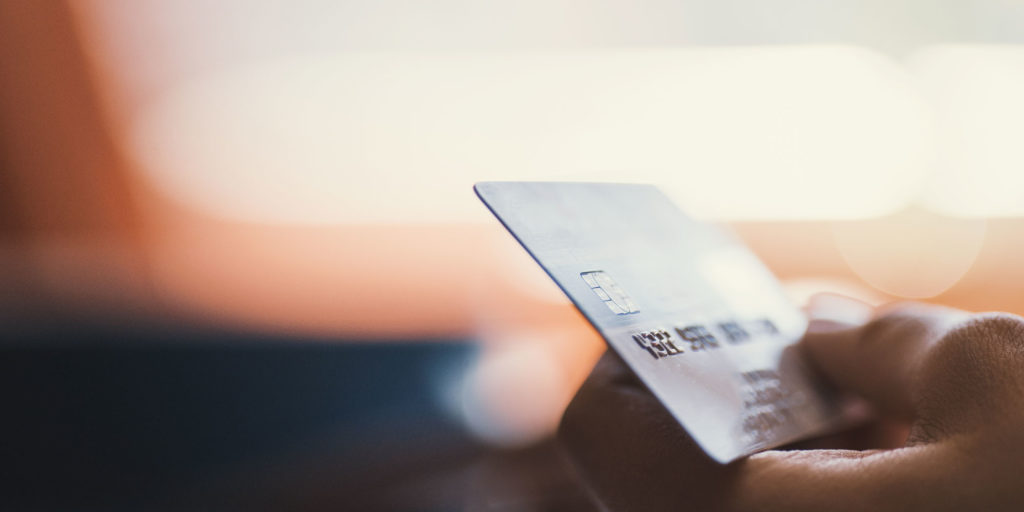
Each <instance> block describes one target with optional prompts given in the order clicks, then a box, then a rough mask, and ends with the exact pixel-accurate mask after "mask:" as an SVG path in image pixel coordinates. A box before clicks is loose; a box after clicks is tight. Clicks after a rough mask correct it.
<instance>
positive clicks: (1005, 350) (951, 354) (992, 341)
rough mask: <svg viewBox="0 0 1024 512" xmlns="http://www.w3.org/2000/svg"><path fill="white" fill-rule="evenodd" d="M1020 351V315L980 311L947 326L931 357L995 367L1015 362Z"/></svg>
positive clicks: (1023, 327) (1023, 338) (1023, 335)
mask: <svg viewBox="0 0 1024 512" xmlns="http://www.w3.org/2000/svg"><path fill="white" fill-rule="evenodd" d="M1022 352H1024V319H1022V318H1021V317H1018V316H1016V315H1011V314H1008V313H981V314H977V315H972V316H971V317H969V318H967V319H966V320H964V321H962V322H959V323H957V324H955V325H953V326H951V327H950V328H949V329H948V330H947V331H946V332H945V334H944V335H943V336H942V337H941V338H939V340H938V342H937V343H936V347H935V350H934V353H935V354H934V358H935V359H941V360H948V361H950V362H955V363H956V364H960V365H984V366H985V367H986V368H993V367H995V368H998V367H1001V366H1003V364H1004V363H1007V362H1015V360H1016V359H1018V358H1019V357H1020V355H1021V353H1022ZM1014 366H1015V367H1016V365H1015V364H1014ZM1015 371H1019V370H1015Z"/></svg>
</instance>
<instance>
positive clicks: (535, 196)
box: [475, 182, 843, 463]
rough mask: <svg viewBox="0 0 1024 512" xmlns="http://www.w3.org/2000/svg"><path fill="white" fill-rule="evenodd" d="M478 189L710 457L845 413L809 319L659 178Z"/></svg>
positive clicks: (767, 444)
mask: <svg viewBox="0 0 1024 512" xmlns="http://www.w3.org/2000/svg"><path fill="white" fill-rule="evenodd" d="M475 190H476V193H477V195H478V196H480V199H481V200H483V202H484V203H485V204H486V205H487V207H488V208H490V210H491V212H493V213H494V215H495V216H497V217H498V219H499V220H500V221H501V222H502V224H504V225H505V227H506V228H507V229H508V230H509V232H511V233H512V235H513V236H514V237H515V238H516V239H517V240H518V241H519V242H520V243H521V244H522V245H523V247H524V248H526V250H527V251H528V252H529V253H530V254H531V255H532V256H533V258H534V259H535V260H537V263H539V264H540V266H541V267H543V268H544V270H545V271H547V273H548V275H550V276H551V278H552V279H554V280H555V282H556V283H558V286H560V287H561V288H562V290H563V291H564V292H565V293H566V295H568V296H569V299H571V300H572V302H573V303H574V304H575V305H576V307H577V308H579V309H580V311H581V312H582V313H583V315H584V316H586V318H587V319H588V320H589V321H590V323H591V324H593V326H594V327H595V328H596V329H597V330H598V331H599V332H600V333H601V335H602V336H603V337H604V339H605V340H606V341H607V342H608V344H609V345H610V346H611V348H612V349H613V350H615V351H616V352H617V353H618V354H619V356H621V357H622V359H623V360H624V361H625V362H626V364H628V365H629V367H630V368H632V370H633V371H634V372H635V373H636V374H637V375H638V376H639V377H640V379H641V380H642V381H643V382H644V384H646V385H647V387H648V388H649V389H650V390H651V392H652V393H653V394H654V395H655V396H656V397H657V398H658V399H659V400H660V401H661V402H662V403H663V404H664V405H665V407H666V408H667V409H668V411H669V412H670V413H671V414H672V415H673V416H674V417H675V418H676V419H677V420H678V421H679V423H681V424H682V426H683V427H684V428H685V429H686V431H687V432H688V433H689V434H690V436H691V437H693V439H694V440H696V442H697V443H698V444H699V445H700V446H701V448H702V449H703V450H704V451H705V452H706V453H707V454H708V455H709V456H711V457H712V458H713V459H715V460H717V461H719V462H722V463H726V462H730V461H733V460H735V459H737V458H740V457H743V456H746V455H750V454H752V453H755V452H758V451H760V450H764V449H768V448H773V447H777V446H780V445H783V444H786V443H790V442H793V441H796V440H800V439H804V438H807V437H811V436H814V435H817V434H821V433H824V432H827V431H831V430H835V429H837V428H838V427H839V426H840V425H841V424H842V422H843V420H842V418H843V416H842V406H841V404H840V403H839V400H838V398H837V396H836V395H835V393H834V392H833V391H832V390H830V389H829V388H828V387H827V386H826V385H824V383H822V382H820V381H818V380H817V379H816V377H815V375H814V374H813V372H811V371H810V370H809V368H808V367H807V366H806V364H805V363H804V361H803V360H802V358H801V355H800V353H799V351H798V350H797V349H796V347H795V346H794V343H796V342H797V341H798V340H799V339H800V337H801V336H802V335H803V333H804V330H805V328H806V326H807V320H806V318H805V317H804V315H803V314H802V313H801V311H800V310H799V309H798V308H797V307H796V306H795V305H794V304H793V303H792V302H790V300H789V299H788V298H787V297H786V296H785V294H784V292H783V290H782V287H781V286H780V284H779V283H778V281H777V280H776V279H775V277H774V276H773V275H772V274H771V272H770V271H769V270H768V269H767V268H766V267H765V266H764V265H763V264H762V263H761V262H760V261H759V260H758V259H757V257H756V256H754V255H753V253H751V252H750V251H749V250H748V249H747V248H746V247H744V246H743V244H742V243H741V242H739V241H738V240H737V239H736V238H735V237H734V236H732V235H731V234H730V233H728V232H726V231H724V230H722V229H719V228H718V227H716V226H714V225H711V224H708V223H704V222H699V221H695V220H693V219H691V218H689V217H687V216H686V215H685V214H683V212H682V211H681V210H679V208H677V207H676V206H675V205H674V204H673V203H672V201H671V200H670V199H669V198H668V197H667V196H665V195H664V194H663V193H662V192H661V191H660V190H659V189H658V188H657V187H654V186H651V185H635V184H606V183H546V182H545V183H525V182H487V183H478V184H477V185H476V187H475ZM623 414H627V412H626V411H623ZM628 420H629V418H623V421H628Z"/></svg>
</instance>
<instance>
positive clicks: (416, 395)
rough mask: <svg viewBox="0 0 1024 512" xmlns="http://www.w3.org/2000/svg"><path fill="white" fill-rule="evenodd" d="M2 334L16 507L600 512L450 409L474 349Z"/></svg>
mask: <svg viewBox="0 0 1024 512" xmlns="http://www.w3.org/2000/svg"><path fill="white" fill-rule="evenodd" d="M2 333H3V336H2V342H3V346H2V347H0V350H2V354H0V389H2V390H3V391H2V392H0V393H2V403H3V404H4V410H5V412H4V414H3V420H2V421H0V459H2V461H3V462H2V471H3V475H2V479H0V480H2V483H0V508H2V509H6V510H10V509H15V510H21V509H44V510H45V509H51V510H67V509H74V510H82V509H90V510H119V509H123V510H132V509H135V510H137V509H155V508H163V509H181V510H196V509H247V510H251V509H287V510H296V509H302V510H374V509H377V510H573V509H584V510H585V509H587V508H589V506H588V505H587V502H586V499H585V498H584V496H583V494H582V493H581V492H580V491H579V490H578V489H577V488H576V487H575V485H574V484H573V483H572V480H571V479H570V478H569V474H568V472H567V471H566V470H565V466H564V465H563V463H562V461H561V459H560V458H559V457H558V455H557V453H556V450H555V449H554V447H553V445H552V444H551V443H541V444H539V445H537V446H533V447H530V448H525V449H520V450H515V451H501V450H496V449H493V448H489V447H487V446H485V445H482V444H480V443H479V442H477V441H475V440H474V439H473V438H472V437H471V436H470V435H468V434H467V432H466V431H465V430H464V428H463V427H462V424H461V422H460V420H459V419H458V416H457V414H453V413H452V412H451V409H452V407H451V406H447V405H445V404H446V399H445V398H444V396H445V392H446V390H451V389H453V388H457V384H458V382H459V379H460V378H461V376H462V375H463V373H464V372H465V370H466V368H467V367H469V365H471V364H472V361H473V359H474V357H475V354H476V349H475V346H474V345H473V344H472V343H469V342H466V341H458V340H454V341H444V340H429V341H428V340H404V341H402V340H399V341H396V342H374V343H367V342H359V341H358V340H345V342H344V343H342V342H325V341H323V340H308V339H305V340H304V339H293V338H289V337H273V336H266V335H256V334H249V333H238V332H225V331H222V330H212V329H199V328H182V327H180V326H168V325H160V326H157V325H146V326H141V325H134V326H128V327H126V326H110V325H94V324H89V323H88V322H76V321H64V320H62V321H56V320H52V319H51V320H50V321H48V322H41V321H39V319H37V320H36V321H33V322H31V323H30V324H24V323H19V324H17V325H15V324H6V325H4V330H3V331H2ZM449 392H450V391H449Z"/></svg>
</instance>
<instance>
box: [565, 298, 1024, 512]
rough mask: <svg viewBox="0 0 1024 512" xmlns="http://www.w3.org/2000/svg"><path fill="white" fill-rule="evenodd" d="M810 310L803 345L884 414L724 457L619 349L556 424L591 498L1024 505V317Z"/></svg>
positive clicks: (644, 504)
mask: <svg viewBox="0 0 1024 512" xmlns="http://www.w3.org/2000/svg"><path fill="white" fill-rule="evenodd" d="M851 304H852V303H851ZM858 304H859V303H858ZM834 306H835V304H834V301H833V307H834ZM857 307H865V306H863V305H859V306H857ZM811 318H812V321H811V327H810V328H809V329H808V333H807V334H806V335H805V337H804V339H803V340H802V341H801V343H800V346H801V348H802V349H803V350H804V352H805V353H806V355H807V356H808V359H809V361H811V363H812V364H813V365H814V366H816V367H817V368H818V369H819V370H820V371H821V372H822V374H823V375H824V376H825V377H826V378H827V379H829V380H831V381H832V382H834V383H835V384H836V385H837V386H839V387H840V388H841V389H844V390H846V391H848V392H850V393H852V394H854V395H857V396H859V397H861V398H862V399H863V400H864V401H865V402H866V403H867V404H868V405H869V406H870V408H871V409H872V410H873V411H874V414H873V416H874V418H875V420H874V421H872V422H870V423H868V424H866V425H865V426H863V427H860V428H858V429H857V430H855V431H852V432H846V433H843V434H840V435H836V436H832V437H829V438H825V439H818V440H813V441H809V442H805V443H801V445H800V446H795V447H793V448H796V449H790V450H769V451H765V452H762V453H758V454H756V455H753V456H751V457H748V458H745V459H742V460H739V461H736V462H734V463H731V464H728V465H721V464H718V463H716V462H714V461H712V460H711V459H709V458H708V457H707V456H705V455H704V453H703V452H702V451H701V450H700V448H699V447H698V446H696V445H695V444H694V443H693V441H692V440H691V439H690V438H689V437H688V436H687V434H686V432H685V431H684V430H683V429H682V427H680V426H679V425H678V423H677V422H676V421H675V420H674V419H673V418H672V417H671V416H670V415H669V413H668V412H667V411H666V410H665V409H664V407H662V405H661V404H660V402H658V400H657V399H656V398H654V396H653V395H652V394H651V393H650V392H649V391H648V390H647V389H646V387H644V385H643V384H642V383H641V382H640V381H639V380H638V379H637V377H636V376H635V375H634V374H633V373H632V371H631V370H629V368H627V367H626V366H625V364H624V363H623V362H622V361H621V360H620V359H619V358H618V357H617V356H616V355H615V354H614V353H611V352H609V353H607V354H605V356H604V357H603V358H602V359H601V361H600V362H598V364H597V366H596V367H595V368H594V370H593V372H592V373H591V375H590V377H589V378H588V379H587V381H586V382H585V383H584V385H583V387H582V388H581V389H580V391H579V393H578V394H577V395H576V397H575V398H574V399H573V401H572V403H571V404H570V405H569V407H568V409H567V410H566V413H565V416H564V417H563V419H562V424H561V426H560V428H559V441H560V443H561V444H562V446H563V447H564V449H565V452H566V454H567V455H568V457H569V459H570V460H571V461H572V463H573V465H574V466H575V468H576V470H577V474H578V475H579V477H580V478H581V479H582V480H583V482H584V483H585V485H586V486H587V487H588V489H589V490H590V491H591V492H592V494H593V496H594V498H595V499H596V500H597V501H598V502H599V503H600V504H601V505H602V506H603V507H604V508H606V509H608V510H643V511H659V510H700V511H705V510H707V511H715V510H728V511H776V510H778V511H791V512H795V511H804V510H806V511H812V510H813V511H821V510H830V511H846V510H850V511H853V510H870V511H883V512H884V511H889V510H893V511H895V510H900V511H905V510H929V511H936V510H986V511H1001V510H1022V509H1024V472H1021V471H1020V470H1021V468H1022V467H1024V319H1022V318H1020V317H1017V316H1014V315H1008V314H999V313H987V314H976V315H970V314H967V313H964V312H962V311H958V310H952V309H948V308H942V307H937V306H927V305H923V304H915V303H907V304H898V305H893V306H889V307H887V308H885V309H883V310H879V311H876V312H873V317H872V319H871V320H870V321H867V322H866V323H862V324H860V325H847V324H843V323H837V322H835V321H816V320H815V315H814V313H813V309H812V313H811Z"/></svg>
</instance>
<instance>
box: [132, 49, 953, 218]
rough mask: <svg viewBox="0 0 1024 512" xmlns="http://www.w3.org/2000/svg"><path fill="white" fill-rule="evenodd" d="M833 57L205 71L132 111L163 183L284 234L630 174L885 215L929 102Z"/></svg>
mask: <svg viewBox="0 0 1024 512" xmlns="http://www.w3.org/2000/svg"><path fill="white" fill-rule="evenodd" d="M919 90H920V89H919V88H917V87H916V86H915V84H914V81H913V78H912V77H911V76H910V75H909V74H908V73H906V72H905V71H904V70H903V68H901V67H899V66H897V65H895V64H894V63H893V62H891V61H890V60H888V59H886V58H884V57H882V56H881V55H880V54H876V53H872V52H869V51H866V50H863V49H859V48H856V47H849V46H790V47H786V46H774V47H773V46H766V47H730V48H690V49H646V50H644V49H633V50H587V51H543V52H542V51H536V52H531V51H517V52H477V53H472V52H440V53H439V52H434V53H420V52H396V51H393V52H364V53H342V54H338V55H334V56H328V57H317V58H311V57H302V58H286V59H280V60H275V61H272V62H262V63H260V64H259V65H251V66H247V67H244V68H237V69H231V70H227V71H225V70H218V71H217V72H216V74H213V75H205V76H199V77H198V78H195V79H193V80H191V81H189V82H184V83H183V84H182V85H180V86H177V87H173V88H171V89H169V90H167V91H166V92H165V93H164V94H163V95H162V96H160V97H159V98H158V100H157V101H154V102H152V103H150V104H149V105H148V106H146V107H144V108H141V109H139V110H138V111H137V115H136V116H135V118H134V119H135V123H134V127H133V128H132V130H131V137H130V140H129V146H130V149H131V150H132V151H133V152H134V154H135V155H136V156H137V158H138V159H139V161H141V162H142V163H143V165H144V168H145V169H146V170H147V171H148V172H149V176H150V177H151V178H152V180H153V181H154V182H155V183H156V184H157V185H158V187H159V188H160V189H161V190H164V191H166V192H167V193H168V194H170V195H171V196H173V197H175V198H177V199H178V200H180V201H182V202H184V203H187V204H189V205H192V206H194V207H196V208H199V209H202V210H204V211H207V212H209V213H212V214H215V215H219V216H225V217H231V218H241V219H246V220H255V221H267V222H296V223H337V222H345V223H352V222H410V221H465V220H473V219H484V218H486V217H485V216H484V214H483V212H482V210H483V209H482V208H481V207H480V205H479V204H477V202H476V201H475V199H474V198H473V197H472V193H471V191H470V186H471V184H472V183H473V182H475V181H479V180H490V179H513V180H611V181H648V182H654V183H658V184H661V185H664V186H665V187H666V189H667V190H668V191H669V192H670V193H671V194H673V195H674V196H675V197H676V198H677V200H678V201H679V202H680V203H681V204H682V205H684V207H686V209H688V210H690V211H691V212H692V213H694V214H697V215H699V216H702V217H709V218H716V219H804V218H815V219H829V218H832V219H849V218H862V217H871V216H877V215H883V214H886V213H889V212H892V211H895V210H898V209H900V208H902V207H904V206H906V205H907V204H908V203H909V202H910V201H911V200H912V199H913V198H914V197H915V195H916V194H917V193H918V192H919V189H920V186H921V183H922V181H923V180H924V179H925V177H926V175H927V173H928V172H929V170H930V168H929V166H930V165H931V163H932V162H931V157H932V156H933V155H934V151H935V148H934V141H933V138H932V137H933V131H932V120H931V117H930V111H929V107H928V105H927V104H926V102H925V100H924V98H923V97H922V96H921V94H920V93H919Z"/></svg>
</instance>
